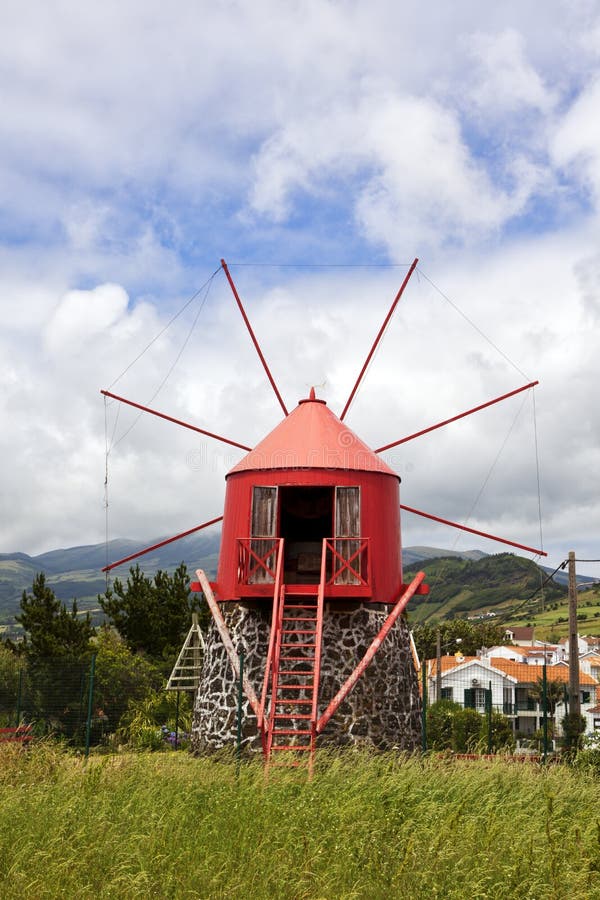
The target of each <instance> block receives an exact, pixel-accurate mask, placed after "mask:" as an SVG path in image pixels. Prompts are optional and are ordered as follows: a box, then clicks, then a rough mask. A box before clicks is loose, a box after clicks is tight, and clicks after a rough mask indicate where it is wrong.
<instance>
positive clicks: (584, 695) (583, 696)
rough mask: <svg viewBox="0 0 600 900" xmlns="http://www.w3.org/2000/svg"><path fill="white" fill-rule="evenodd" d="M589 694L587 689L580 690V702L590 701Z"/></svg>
mask: <svg viewBox="0 0 600 900" xmlns="http://www.w3.org/2000/svg"><path fill="white" fill-rule="evenodd" d="M590 696H591V694H590V692H589V691H582V692H581V702H582V703H589V702H590Z"/></svg>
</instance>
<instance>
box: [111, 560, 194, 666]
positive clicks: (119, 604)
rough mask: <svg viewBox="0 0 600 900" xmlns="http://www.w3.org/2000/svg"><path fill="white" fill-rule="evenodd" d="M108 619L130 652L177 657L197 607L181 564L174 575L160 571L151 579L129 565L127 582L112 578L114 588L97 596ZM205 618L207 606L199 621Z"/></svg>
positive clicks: (160, 657)
mask: <svg viewBox="0 0 600 900" xmlns="http://www.w3.org/2000/svg"><path fill="white" fill-rule="evenodd" d="M98 601H99V603H100V606H101V608H102V610H103V612H104V613H105V614H106V616H107V617H108V620H109V622H110V624H111V625H113V626H114V627H115V628H116V629H117V631H118V632H119V634H120V635H121V637H122V638H123V639H124V640H125V641H126V642H127V645H128V646H129V647H130V649H132V650H134V651H139V650H141V651H143V652H145V653H147V654H148V656H151V657H153V658H155V659H166V658H170V657H171V656H173V654H177V653H178V652H179V650H180V649H181V644H182V642H183V640H184V639H185V636H186V634H187V632H188V629H189V627H190V622H191V615H192V612H194V610H197V609H198V608H199V602H198V598H197V597H196V595H195V594H191V593H190V579H189V576H188V573H187V568H186V566H185V564H184V563H181V565H180V566H179V567H178V568H177V569H176V570H175V572H174V573H173V575H169V573H168V572H164V571H162V570H160V569H159V571H158V572H157V573H156V575H155V576H154V579H152V578H150V577H148V576H147V575H145V574H144V573H143V572H142V570H141V569H140V567H139V566H138V565H136V566H135V567H134V566H132V567H131V568H130V570H129V576H128V578H127V582H126V583H125V584H123V582H122V581H121V580H120V579H119V578H115V581H114V585H113V587H112V588H109V589H108V590H107V591H106V593H105V594H104V595H100V596H99V597H98ZM203 613H204V617H206V603H203V610H202V608H201V619H202V617H203Z"/></svg>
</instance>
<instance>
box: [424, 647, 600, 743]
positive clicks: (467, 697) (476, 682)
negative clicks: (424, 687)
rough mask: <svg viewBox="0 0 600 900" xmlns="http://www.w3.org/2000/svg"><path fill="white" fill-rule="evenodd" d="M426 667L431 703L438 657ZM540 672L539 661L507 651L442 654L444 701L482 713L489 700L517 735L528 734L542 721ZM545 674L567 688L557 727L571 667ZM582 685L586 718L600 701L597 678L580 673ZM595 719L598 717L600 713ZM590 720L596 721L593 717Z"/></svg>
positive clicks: (551, 669) (553, 668) (553, 667)
mask: <svg viewBox="0 0 600 900" xmlns="http://www.w3.org/2000/svg"><path fill="white" fill-rule="evenodd" d="M507 649H508V648H505V650H507ZM513 649H516V648H513ZM515 655H518V654H515ZM525 658H527V657H525ZM426 666H427V684H428V697H429V698H430V702H433V701H434V700H435V698H436V686H437V677H436V672H437V660H435V659H430V660H427V661H426ZM542 671H543V670H542V669H541V667H540V666H539V665H538V664H537V662H533V663H532V662H530V661H529V662H524V661H522V660H514V659H510V658H507V657H506V655H499V656H489V657H488V656H487V655H486V656H475V657H473V656H471V657H466V656H458V655H457V656H443V657H442V659H441V681H442V688H441V699H445V700H453V701H454V702H456V703H459V704H460V705H461V706H464V707H471V708H473V709H476V710H478V711H479V712H481V713H483V712H484V711H485V710H486V709H488V708H489V704H490V703H491V707H492V709H493V710H495V711H497V712H501V713H503V714H504V715H506V716H508V717H509V718H510V720H511V722H512V726H513V730H514V732H515V734H520V735H523V736H525V735H530V734H533V733H534V732H535V731H537V729H538V728H541V727H542V724H543V706H542V704H541V703H540V702H539V699H538V698H537V696H536V694H537V691H538V690H539V682H540V681H541V679H542ZM546 678H547V681H548V683H549V684H551V683H553V682H554V683H557V684H560V685H564V686H565V698H564V699H563V700H562V701H560V702H559V703H557V705H556V709H555V715H554V718H555V721H556V725H557V730H558V728H559V727H560V720H561V719H562V718H563V717H564V715H565V712H566V706H565V699H566V686H567V684H568V681H569V672H568V667H567V666H565V665H564V664H558V665H548V666H546ZM579 683H580V692H581V693H580V699H581V710H582V714H583V715H586V717H587V712H588V710H591V709H592V708H593V707H595V706H596V703H597V700H600V694H599V695H598V697H597V696H596V689H597V688H598V682H597V680H596V678H594V677H593V676H592V675H591V674H590V673H588V672H585V671H582V672H580V681H579ZM587 718H589V717H587ZM597 718H598V719H599V720H600V713H599V714H598V716H597ZM590 721H591V722H592V724H593V720H590ZM590 730H591V728H590Z"/></svg>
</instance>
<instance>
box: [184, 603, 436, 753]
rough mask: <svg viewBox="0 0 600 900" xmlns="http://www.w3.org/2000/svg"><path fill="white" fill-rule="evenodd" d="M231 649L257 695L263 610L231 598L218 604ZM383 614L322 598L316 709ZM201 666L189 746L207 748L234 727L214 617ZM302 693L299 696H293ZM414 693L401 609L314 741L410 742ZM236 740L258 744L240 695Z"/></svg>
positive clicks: (405, 745) (230, 685) (229, 682)
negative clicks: (347, 607)
mask: <svg viewBox="0 0 600 900" xmlns="http://www.w3.org/2000/svg"><path fill="white" fill-rule="evenodd" d="M221 609H222V611H223V614H224V617H225V621H226V624H227V627H228V629H229V631H230V634H231V637H232V640H233V644H234V646H235V647H236V649H237V650H238V652H239V650H240V649H243V650H244V653H245V663H244V669H245V672H246V674H247V675H248V678H249V680H250V682H251V684H252V685H253V687H254V689H255V691H256V693H257V695H258V696H259V697H260V692H261V689H262V682H263V677H264V666H265V662H266V658H267V650H268V641H269V630H270V610H269V609H260V608H245V607H244V606H242V605H238V604H235V605H234V604H223V605H222V607H221ZM387 614H388V610H387V608H384V607H381V606H379V605H378V606H374V605H373V604H363V603H361V604H358V605H357V607H356V608H355V609H353V610H352V611H348V610H345V611H337V610H336V609H335V607H334V606H333V604H327V605H326V609H325V613H324V620H323V644H322V662H321V689H320V697H319V711H320V712H322V711H323V710H324V709H325V708H326V706H327V705H328V703H329V701H330V700H331V699H332V698H333V697H334V696H335V694H336V693H337V691H338V690H339V688H340V687H341V686H342V684H343V683H344V681H345V680H346V678H347V677H348V676H349V675H350V674H351V672H352V671H353V669H354V667H355V666H356V664H357V663H358V662H359V661H360V659H361V658H362V657H363V655H364V653H365V651H366V650H367V648H368V647H369V645H370V643H371V641H372V640H373V638H374V637H375V636H376V635H377V633H378V631H379V629H380V628H381V626H382V625H383V623H384V621H385V619H386V616H387ZM205 640H206V649H205V655H204V665H203V673H202V678H201V682H200V686H199V689H198V694H197V696H196V702H195V707H194V718H193V725H192V751H193V752H195V753H199V754H209V753H214V752H215V751H217V750H220V749H221V748H223V747H226V746H227V745H233V743H234V742H235V739H236V730H237V684H236V682H235V679H234V676H233V672H232V670H231V666H230V663H229V660H228V657H227V654H226V652H225V648H224V647H223V645H222V643H221V639H220V637H219V633H218V631H217V629H216V627H215V626H214V623H213V624H211V626H210V627H209V630H208V633H207V635H206V638H205ZM300 696H302V695H300ZM420 715H421V700H420V696H419V688H418V680H417V675H416V672H415V669H414V666H413V660H412V655H411V651H410V643H409V632H408V626H407V624H406V621H405V619H404V618H403V617H402V616H401V617H400V618H399V619H398V620H397V622H396V623H395V625H394V627H393V628H392V630H391V632H390V633H389V634H388V636H387V637H386V639H385V641H384V642H383V644H382V646H381V647H380V649H379V650H378V651H377V653H376V655H375V658H374V659H373V661H372V663H371V665H370V666H369V667H368V669H367V670H366V672H365V673H364V674H363V676H362V677H361V678H360V679H359V681H358V683H357V684H356V685H355V687H354V689H353V691H352V692H351V693H350V695H349V696H348V697H347V698H346V700H345V701H344V702H343V703H342V705H341V706H340V707H339V709H338V710H337V712H336V713H335V715H334V716H333V718H332V719H330V721H329V723H328V725H327V727H326V729H325V731H324V733H323V734H322V735H320V736H319V737H318V738H317V746H322V747H323V746H327V745H330V746H331V745H334V746H348V745H358V744H360V745H365V746H370V747H374V748H376V749H379V750H390V749H393V748H396V749H399V750H405V751H409V752H410V751H412V750H415V749H418V747H419V746H420V739H421V720H420ZM243 742H244V746H245V748H246V749H247V750H249V751H260V749H261V741H260V736H259V735H258V734H257V730H256V719H255V717H254V714H253V712H252V710H251V709H250V707H249V704H248V701H247V700H246V698H245V697H244V727H243Z"/></svg>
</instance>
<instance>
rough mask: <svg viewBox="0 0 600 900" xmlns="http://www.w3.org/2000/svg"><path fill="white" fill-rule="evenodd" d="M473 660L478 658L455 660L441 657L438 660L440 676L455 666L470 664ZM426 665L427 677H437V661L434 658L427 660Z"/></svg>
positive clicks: (451, 657) (467, 657) (455, 658)
mask: <svg viewBox="0 0 600 900" xmlns="http://www.w3.org/2000/svg"><path fill="white" fill-rule="evenodd" d="M474 659H479V657H478V656H461V657H460V658H457V657H456V656H442V657H441V660H440V662H441V664H442V674H443V673H444V672H449V671H450V670H451V669H455V668H456V667H457V666H462V665H464V664H465V663H468V662H472V661H473V660H474ZM427 664H428V672H429V675H430V676H431V675H437V659H436V658H435V657H434V658H433V659H428V660H427Z"/></svg>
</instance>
